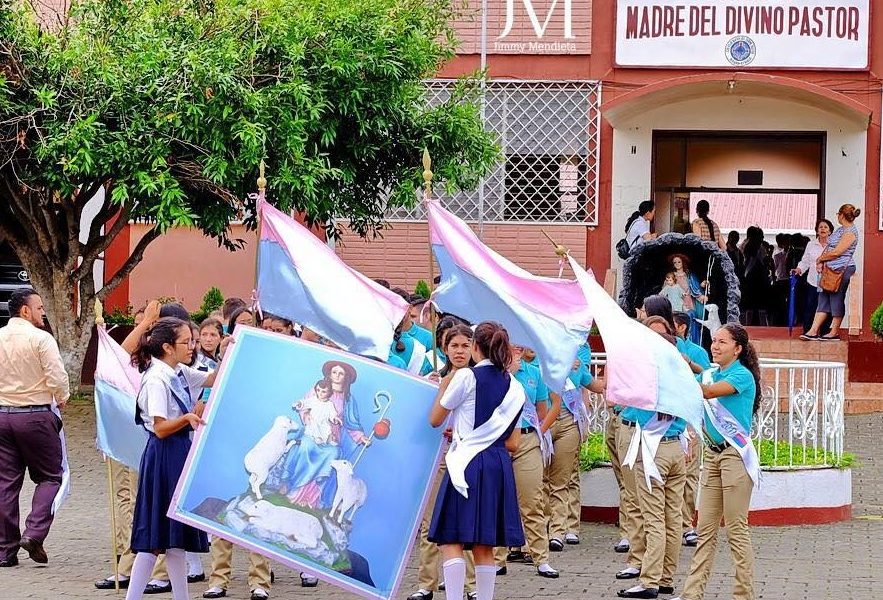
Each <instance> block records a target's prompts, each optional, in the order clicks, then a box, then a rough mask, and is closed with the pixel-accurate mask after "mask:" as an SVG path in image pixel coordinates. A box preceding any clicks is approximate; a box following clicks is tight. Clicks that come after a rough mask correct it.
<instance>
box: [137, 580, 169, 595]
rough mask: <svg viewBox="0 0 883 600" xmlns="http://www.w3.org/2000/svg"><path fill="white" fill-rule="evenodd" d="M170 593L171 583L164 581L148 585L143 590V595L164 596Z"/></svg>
mask: <svg viewBox="0 0 883 600" xmlns="http://www.w3.org/2000/svg"><path fill="white" fill-rule="evenodd" d="M171 591H172V582H171V581H164V582H162V583H161V584H156V583H148V584H147V587H146V588H144V593H145V594H166V593H168V592H171Z"/></svg>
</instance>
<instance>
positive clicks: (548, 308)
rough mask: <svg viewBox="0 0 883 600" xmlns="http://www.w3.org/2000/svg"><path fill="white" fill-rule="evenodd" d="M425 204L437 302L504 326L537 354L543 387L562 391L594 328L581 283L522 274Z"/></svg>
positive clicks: (433, 205) (464, 227)
mask: <svg viewBox="0 0 883 600" xmlns="http://www.w3.org/2000/svg"><path fill="white" fill-rule="evenodd" d="M428 206H429V234H430V236H431V243H432V251H433V253H434V254H435V259H436V260H437V261H438V264H439V267H440V269H441V282H440V283H439V285H438V287H437V288H436V290H435V292H433V294H432V299H433V301H434V302H435V304H436V305H437V306H438V307H439V309H441V310H442V311H444V312H449V313H453V314H455V315H457V316H460V317H463V318H464V319H468V320H469V321H473V322H476V323H477V322H479V321H483V320H491V321H498V322H500V323H502V324H503V326H504V327H505V328H506V330H507V331H508V332H509V338H510V339H511V340H512V342H513V343H515V344H519V345H524V346H528V347H529V348H532V349H533V350H534V351H536V353H537V356H538V358H539V361H540V369H541V370H542V374H543V380H544V381H545V382H546V384H547V385H548V386H549V387H550V388H552V389H553V390H556V391H560V390H562V389H563V388H564V381H565V380H566V379H567V375H568V374H569V373H570V371H571V368H572V366H573V360H574V358H576V353H577V350H578V349H579V347H580V345H582V344H583V343H585V341H586V337H587V336H588V334H589V330H590V329H591V326H592V314H591V312H590V311H589V306H588V304H587V303H586V299H585V297H584V296H583V293H582V291H581V289H580V287H579V285H578V284H577V283H576V282H575V281H568V280H566V279H552V278H549V277H539V276H537V275H533V274H532V273H529V272H527V271H525V270H524V269H522V268H521V267H519V266H517V265H515V264H514V263H512V262H511V261H509V260H507V259H506V258H504V257H503V256H501V255H500V254H498V253H496V252H494V251H493V250H491V249H490V248H488V247H487V246H485V245H484V244H483V243H481V241H480V240H479V239H478V237H477V236H476V235H475V233H473V231H472V229H470V228H469V226H468V225H467V224H466V223H464V222H463V221H462V220H460V219H459V218H457V217H456V216H454V215H453V214H451V213H450V212H448V211H447V210H445V209H444V208H443V207H442V206H441V204H439V203H438V202H437V201H429V202H428Z"/></svg>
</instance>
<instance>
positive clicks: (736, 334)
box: [723, 323, 763, 415]
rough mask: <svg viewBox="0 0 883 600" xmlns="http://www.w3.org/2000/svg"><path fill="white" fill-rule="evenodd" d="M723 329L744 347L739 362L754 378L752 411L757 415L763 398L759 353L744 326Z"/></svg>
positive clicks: (732, 324) (735, 324)
mask: <svg viewBox="0 0 883 600" xmlns="http://www.w3.org/2000/svg"><path fill="white" fill-rule="evenodd" d="M723 329H726V330H727V333H729V334H730V337H732V338H733V341H734V342H736V344H738V345H739V346H741V347H742V351H741V352H740V353H739V362H740V363H742V366H743V367H745V368H746V369H748V370H749V371H750V372H751V375H752V376H753V377H754V405H753V407H752V409H751V414H752V415H755V414H757V410H758V409H759V408H760V401H761V398H763V390H762V389H761V386H760V361H759V360H758V358H757V351H756V350H755V349H754V346H752V345H751V342H750V341H749V340H748V330H747V329H745V328H744V327H742V325H740V324H738V323H727V324H726V325H724V326H723Z"/></svg>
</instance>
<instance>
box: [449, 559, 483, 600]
mask: <svg viewBox="0 0 883 600" xmlns="http://www.w3.org/2000/svg"><path fill="white" fill-rule="evenodd" d="M442 569H443V570H444V572H445V598H446V600H463V590H464V588H465V587H466V561H465V560H463V559H462V558H452V559H450V560H446V561H445V562H444V564H442ZM476 570H477V569H476Z"/></svg>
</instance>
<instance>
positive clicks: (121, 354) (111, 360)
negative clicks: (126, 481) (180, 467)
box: [95, 327, 147, 470]
mask: <svg viewBox="0 0 883 600" xmlns="http://www.w3.org/2000/svg"><path fill="white" fill-rule="evenodd" d="M140 386H141V374H140V373H139V372H138V370H137V369H136V368H135V367H133V366H132V365H131V363H130V357H129V353H128V352H126V351H125V350H123V348H122V347H121V346H120V345H119V344H118V343H117V342H116V341H115V340H114V339H113V338H112V337H110V335H109V334H108V333H107V331H105V329H104V327H99V328H98V360H97V363H96V367H95V416H96V421H97V429H98V437H97V439H96V445H97V446H98V449H99V450H101V451H102V452H103V453H104V454H105V455H107V456H109V457H110V458H112V459H113V460H115V461H117V462H119V463H122V464H124V465H126V466H127V467H130V468H132V469H135V470H138V467H139V465H140V463H141V454H142V453H143V452H144V447H145V445H146V444H147V432H146V431H144V428H143V427H141V426H140V425H136V424H135V399H136V398H137V396H138V388H139V387H140Z"/></svg>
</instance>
